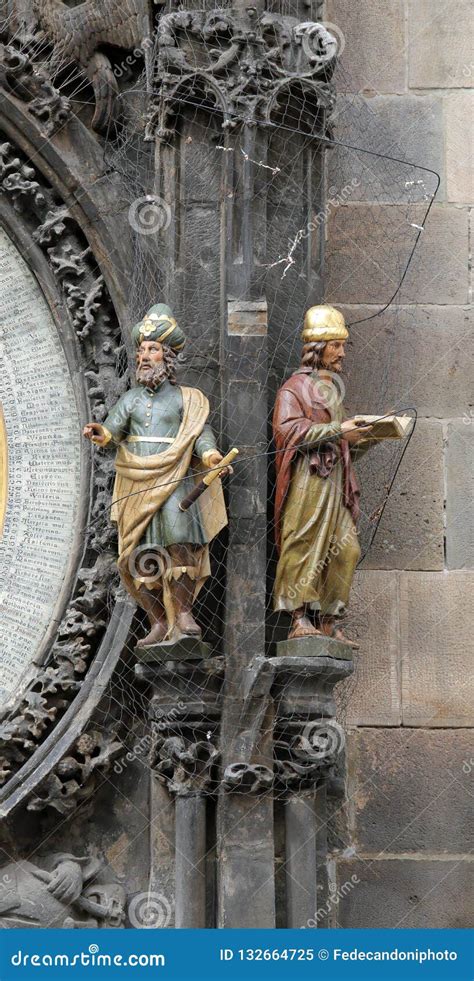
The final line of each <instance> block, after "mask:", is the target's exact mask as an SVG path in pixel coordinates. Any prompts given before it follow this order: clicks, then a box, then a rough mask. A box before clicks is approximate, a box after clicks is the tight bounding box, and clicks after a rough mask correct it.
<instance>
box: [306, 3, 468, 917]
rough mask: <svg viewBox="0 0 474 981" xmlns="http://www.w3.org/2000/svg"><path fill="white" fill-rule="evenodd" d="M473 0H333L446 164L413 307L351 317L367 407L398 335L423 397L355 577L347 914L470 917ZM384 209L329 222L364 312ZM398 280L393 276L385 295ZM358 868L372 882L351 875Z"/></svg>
mask: <svg viewBox="0 0 474 981" xmlns="http://www.w3.org/2000/svg"><path fill="white" fill-rule="evenodd" d="M468 8H469V4H468V2H467V0H455V2H452V3H449V4H446V3H445V2H444V0H394V2H393V3H387V2H386V0H359V2H357V3H354V2H352V0H328V2H327V4H326V11H325V19H326V22H327V23H328V24H329V25H330V24H333V25H334V24H335V25H337V26H338V28H339V31H340V32H342V35H343V37H344V41H345V48H344V51H343V54H342V65H343V69H344V84H345V86H346V88H345V91H344V92H341V85H339V91H340V98H341V99H346V100H349V101H350V100H352V106H353V108H354V112H353V113H352V118H355V110H356V109H357V110H360V109H361V107H364V104H365V108H366V109H367V110H368V113H369V114H370V115H371V117H372V119H373V121H374V127H375V129H374V131H376V132H377V133H378V146H377V149H379V148H380V149H383V150H384V151H385V152H386V153H394V152H395V153H396V152H397V150H399V149H400V148H401V149H402V151H403V154H404V156H405V157H406V159H407V160H410V161H412V162H415V163H419V164H422V165H424V166H426V167H430V168H433V169H434V170H437V171H439V172H440V174H441V186H440V190H439V192H438V195H437V198H436V202H435V204H434V206H433V209H432V211H431V214H430V216H429V218H428V221H427V224H426V230H425V231H424V233H423V235H422V237H421V241H420V244H419V249H418V253H417V256H416V259H415V262H414V263H413V266H412V268H411V270H410V273H409V276H408V277H407V280H406V282H405V284H404V287H403V291H402V293H401V295H400V296H399V298H398V303H397V306H396V307H392V308H391V309H389V310H388V311H387V313H385V314H383V315H381V316H378V317H376V318H374V319H372V320H370V321H368V322H367V323H365V324H361V325H360V327H357V328H354V330H353V332H352V344H351V350H350V360H351V364H352V372H351V377H350V380H349V391H348V402H349V403H350V406H351V408H353V409H357V410H358V411H361V410H363V411H369V412H370V411H378V410H379V409H380V406H379V405H378V404H377V405H376V401H377V397H376V393H375V388H374V391H373V392H371V388H370V381H369V383H367V379H370V378H373V379H374V386H375V387H376V385H377V382H376V379H377V377H378V374H377V373H380V372H381V371H382V370H383V368H384V354H385V352H386V351H387V349H388V347H389V346H390V350H391V358H390V363H389V364H388V366H387V364H385V370H386V373H387V375H386V384H385V398H386V400H387V404H386V408H388V409H389V408H390V407H391V405H392V404H394V403H398V404H406V405H408V404H412V405H415V406H416V407H417V409H418V413H419V422H418V426H417V430H416V434H415V437H414V439H413V441H412V443H411V446H410V449H409V451H408V453H407V454H406V456H405V459H404V461H403V465H402V468H401V470H400V472H399V475H398V478H397V485H396V488H395V490H394V493H393V495H392V498H391V500H390V502H389V505H388V507H387V509H386V512H385V514H384V517H383V521H382V525H381V527H380V529H379V532H378V536H377V542H376V544H375V546H374V548H373V549H372V550H371V553H370V556H369V557H368V559H367V560H366V561H365V563H364V565H363V568H362V570H361V571H360V572H359V573H358V574H357V580H356V585H355V589H354V596H353V608H354V611H355V612H354V617H355V622H354V627H355V629H356V630H357V633H358V634H359V638H360V641H361V652H360V655H359V663H358V673H357V681H356V684H355V688H354V691H353V694H352V697H351V699H350V703H349V708H348V717H347V722H348V724H349V736H348V799H347V803H346V805H345V811H344V813H343V814H342V812H341V813H340V814H339V815H338V819H339V833H340V847H339V848H338V849H336V850H335V853H334V862H333V863H332V869H333V876H334V883H336V882H337V885H338V888H339V890H340V891H342V892H343V893H345V895H344V896H343V897H342V898H340V900H339V899H338V897H337V895H336V899H335V902H334V903H333V911H332V923H333V925H338V924H339V925H341V926H346V927H360V926H362V927H396V926H403V927H415V926H432V927H460V926H466V925H468V922H469V913H468V906H469V901H468V895H467V890H468V885H467V882H468V878H467V873H468V866H467V862H468V853H469V851H470V849H471V848H472V842H471V841H470V840H469V835H470V833H471V834H472V821H471V824H470V825H469V822H468V814H469V803H470V801H471V800H472V782H473V773H474V752H473V745H472V738H471V736H472V733H471V732H470V730H469V726H472V704H473V702H472V688H471V692H470V693H469V671H470V664H469V662H470V660H471V659H470V657H469V653H470V652H472V636H473V632H474V622H473V612H472V610H473V606H472V600H470V596H472V585H473V579H474V574H473V571H472V570H473V566H474V525H473V515H472V498H473V493H472V492H473V485H472V474H473V446H474V414H473V410H472V332H471V335H470V334H469V326H468V320H467V318H468V306H467V304H468V303H469V299H470V294H469V288H470V284H469V268H470V266H469V219H470V211H469V202H470V201H471V202H472V198H473V193H472V186H469V166H470V164H472V145H471V147H470V146H469V135H468V134H469V128H470V127H472V101H471V95H472V93H471V92H469V88H470V86H472V78H473V66H472V64H471V63H470V60H469V50H468V45H469V38H470V37H471V36H472V25H471V23H470V20H469V15H468ZM330 29H331V28H330ZM471 60H472V59H471ZM347 93H350V94H347ZM350 119H351V113H350V112H348V113H345V114H341V115H340V116H339V119H338V120H337V121H336V131H335V135H336V138H338V139H341V140H345V139H347V138H348V137H350V138H351V139H349V140H348V142H355V143H356V144H357V145H359V146H361V145H364V134H363V133H359V134H357V133H354V132H351V131H350V124H349V123H348V120H350ZM381 133H384V134H385V136H386V139H385V145H381V139H380V134H381ZM357 136H358V139H354V137H357ZM346 167H347V161H346ZM349 176H350V174H349ZM360 197H362V195H360ZM377 208H380V204H379V203H378V202H377V203H376V202H375V201H373V202H371V201H370V200H367V193H366V189H365V193H364V200H363V201H356V200H355V199H354V198H352V199H351V201H350V202H349V203H347V204H346V205H344V206H343V208H340V209H339V213H338V218H337V223H335V227H333V230H332V232H331V229H330V231H329V247H328V275H329V277H330V279H331V281H332V282H335V283H337V282H338V280H339V282H341V283H342V281H343V279H345V280H346V283H345V286H344V287H342V286H341V288H339V289H338V288H337V286H336V287H335V288H334V290H333V292H332V295H331V296H330V300H331V302H334V303H336V304H338V305H340V306H342V308H343V309H344V310H345V313H346V314H347V316H348V319H349V321H354V320H358V319H360V318H362V317H365V316H368V315H369V314H371V313H373V312H375V310H376V309H377V306H375V305H374V306H372V305H371V304H370V303H369V304H367V301H368V300H371V298H372V297H373V295H374V293H375V292H376V289H375V287H374V283H373V282H371V283H370V284H369V283H367V281H366V280H365V279H364V277H363V276H362V277H360V275H359V277H357V275H356V274H355V273H356V270H357V267H358V266H360V246H361V244H362V247H363V245H364V235H367V234H368V232H367V229H369V228H370V227H372V223H373V221H374V218H376V217H377V216H376V215H375V211H374V209H377ZM341 224H342V226H343V228H344V227H345V228H346V229H347V228H352V231H356V232H357V235H356V240H355V239H354V236H352V240H353V241H354V247H353V250H352V251H351V248H350V246H349V247H348V246H347V238H346V240H345V248H344V254H343V260H344V270H342V268H341V267H340V268H339V269H337V268H336V269H335V263H336V262H337V261H339V264H340V263H341V252H340V250H337V237H336V236H337V234H338V227H339V228H340V227H341ZM381 225H382V227H383V221H382V222H381ZM331 236H332V237H331ZM332 247H333V248H334V252H332V251H331V249H332ZM338 251H339V255H338V254H337V253H338ZM331 264H332V265H331ZM382 265H383V264H382ZM343 271H344V273H345V274H347V276H348V278H347V279H346V276H342V275H341V274H342V272H343ZM383 289H384V288H383V283H382V282H381V284H380V295H381V303H380V304H379V306H381V305H382V303H383V302H384V300H385V299H386V297H385V294H384V291H383ZM469 345H470V346H471V354H470V356H469V354H468V347H469ZM469 374H470V378H471V384H470V388H469ZM470 394H471V405H470V404H469V396H470ZM369 403H370V404H369ZM471 663H472V660H471ZM471 679H472V669H471ZM471 685H472V680H471ZM351 876H356V878H357V881H355V880H354V879H353V880H352V884H351V886H350V887H349V886H346V888H345V889H344V888H343V887H344V884H345V883H347V882H350V881H351ZM354 882H355V884H354Z"/></svg>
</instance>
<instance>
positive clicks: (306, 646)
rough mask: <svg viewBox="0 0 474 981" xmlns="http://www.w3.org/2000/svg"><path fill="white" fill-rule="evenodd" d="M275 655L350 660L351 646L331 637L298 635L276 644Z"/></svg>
mask: <svg viewBox="0 0 474 981" xmlns="http://www.w3.org/2000/svg"><path fill="white" fill-rule="evenodd" d="M276 655H277V657H330V658H338V659H342V660H343V661H352V648H351V647H350V645H349V644H342V643H341V642H340V641H338V640H334V639H332V638H331V637H318V636H317V635H316V636H314V637H299V638H298V639H296V640H282V641H280V643H279V644H277V645H276Z"/></svg>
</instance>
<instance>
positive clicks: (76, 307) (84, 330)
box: [0, 139, 122, 812]
mask: <svg viewBox="0 0 474 981" xmlns="http://www.w3.org/2000/svg"><path fill="white" fill-rule="evenodd" d="M0 199H3V200H5V202H6V205H5V206H9V208H10V211H11V213H12V215H13V216H14V218H15V222H16V223H17V224H18V228H19V229H21V230H22V232H21V233H22V234H23V235H29V236H30V241H32V242H33V243H34V245H33V246H32V250H31V251H32V252H33V251H34V248H35V247H37V249H38V251H39V255H40V256H41V262H42V263H44V264H45V265H46V268H47V269H48V276H50V278H51V281H52V282H54V283H55V284H56V289H57V295H58V297H60V298H61V300H60V302H61V303H62V304H63V306H64V309H65V310H66V311H67V313H64V311H63V314H62V320H68V322H69V324H70V327H69V330H70V332H71V338H72V343H73V344H74V348H75V350H76V352H78V354H77V356H78V357H79V358H80V360H81V362H82V363H83V364H84V365H94V368H93V369H90V370H89V371H87V372H85V377H86V383H87V386H88V393H87V394H88V402H89V406H90V407H91V408H92V412H93V415H94V416H95V418H97V419H102V418H104V416H105V414H106V411H107V407H108V405H109V404H110V400H111V399H113V398H114V397H115V396H116V394H117V387H118V386H120V384H121V381H120V370H119V361H120V357H121V351H122V348H121V340H120V330H119V326H118V324H117V321H116V318H115V314H114V310H113V307H112V304H111V301H110V298H109V296H108V293H107V290H106V287H105V284H104V280H103V277H102V275H101V273H100V270H99V269H98V267H97V264H96V261H95V259H94V255H93V254H92V252H91V249H90V248H89V246H88V243H87V241H86V240H85V238H84V235H83V233H82V231H81V229H80V227H79V225H78V224H77V222H76V220H75V219H74V218H73V217H72V216H71V214H70V213H69V211H68V209H67V207H66V206H65V205H64V203H63V202H61V201H60V200H59V199H58V196H57V193H56V192H55V191H54V190H53V188H52V187H51V186H50V185H49V184H48V183H47V182H46V181H45V180H44V178H43V177H42V175H41V174H40V173H39V172H38V171H37V170H36V168H34V167H32V166H31V164H30V163H29V162H27V160H26V159H25V158H24V157H23V155H22V153H20V152H19V151H18V149H17V148H16V147H13V146H12V145H11V144H10V143H8V142H3V143H1V139H0ZM74 337H75V340H74ZM111 379H114V382H113V385H111ZM112 389H113V390H112ZM57 424H58V426H60V425H61V420H60V419H59V418H58V421H57ZM111 478H112V474H111V469H110V464H109V462H108V461H106V460H105V459H103V458H102V457H100V456H97V457H96V459H95V461H94V469H93V473H92V483H91V496H90V510H89V515H88V520H87V523H86V528H85V543H84V549H83V551H82V552H81V556H82V558H81V557H80V556H79V555H78V558H77V565H76V569H75V570H74V569H72V570H71V575H70V599H69V602H68V605H67V608H66V610H65V613H64V615H63V616H62V619H61V620H60V622H58V624H57V629H56V633H55V636H53V637H52V640H51V646H50V648H49V652H48V656H47V658H45V659H43V663H42V664H41V665H39V666H38V667H37V668H36V670H35V672H34V673H33V675H32V677H31V678H30V680H29V682H28V683H27V686H26V688H23V690H22V691H21V692H20V693H19V694H18V696H17V700H16V701H15V700H14V699H13V700H12V701H11V702H10V705H9V706H8V707H7V709H6V711H4V714H3V716H2V718H1V721H0V785H1V786H3V785H5V784H7V782H8V781H9V779H10V778H12V777H13V775H14V774H15V773H16V772H17V771H18V770H19V769H20V768H21V767H22V766H23V764H25V762H26V761H27V760H28V759H29V757H30V756H31V755H32V754H33V753H34V751H35V750H36V749H37V747H38V746H39V745H40V744H41V743H42V742H43V741H44V740H45V738H46V737H47V736H49V735H50V734H51V733H52V731H53V729H54V727H55V726H56V725H57V724H58V722H59V721H60V720H61V718H62V717H63V715H64V713H65V712H66V711H67V710H68V709H69V707H70V706H71V704H72V702H73V701H74V699H75V697H76V695H77V694H78V693H79V692H80V690H81V686H82V685H83V681H84V679H85V678H86V677H87V673H88V671H89V669H90V667H91V665H92V664H93V662H94V658H95V655H96V653H97V651H98V649H99V646H100V644H101V642H102V640H103V637H104V634H105V630H106V626H107V622H108V619H109V618H108V613H107V602H110V595H109V593H110V588H111V585H112V583H113V564H114V558H115V546H114V539H113V533H112V531H111V528H110V523H109V521H108V511H107V509H108V505H109V501H110V483H111ZM81 562H82V565H81ZM85 738H86V737H84V739H85ZM87 738H88V739H89V741H90V739H93V738H94V737H93V736H91V737H87ZM86 741H87V740H86ZM114 741H115V740H114V737H113V736H112V737H111V744H110V743H109V744H108V746H107V745H106V743H107V740H105V742H104V743H101V745H100V747H95V749H94V751H93V752H92V751H91V752H89V750H90V749H91V747H90V746H89V747H88V746H86V743H85V742H84V743H83V744H81V745H80V746H78V745H77V746H76V755H75V757H74V758H71V759H69V761H67V764H66V762H65V761H63V763H64V765H63V767H62V771H61V767H60V770H58V772H57V774H56V776H51V777H50V781H49V784H48V786H47V788H46V793H45V794H44V795H41V799H40V798H38V799H37V801H36V804H33V806H35V807H36V808H38V807H42V806H45V801H46V802H47V803H51V804H52V805H53V806H54V807H56V808H57V809H58V810H61V811H63V812H64V811H66V810H68V809H69V803H67V802H70V801H71V800H72V799H73V798H74V797H75V796H76V790H75V789H74V785H75V784H80V783H81V781H82V780H83V779H88V777H89V776H90V775H91V773H92V771H95V770H96V768H97V766H98V765H99V763H100V765H102V764H103V763H105V761H106V758H107V757H108V756H109V755H110V752H111V751H112V748H111V746H112V747H113V744H114ZM77 754H79V755H77ZM92 756H94V761H92ZM64 767H66V770H67V771H68V772H66V770H65V769H64ZM68 768H69V769H68ZM60 771H61V772H60ZM86 771H87V772H86ZM57 781H59V782H60V783H61V785H62V789H61V790H59V791H58V790H57V788H56V783H57ZM55 788H56V789H55ZM2 796H4V795H2Z"/></svg>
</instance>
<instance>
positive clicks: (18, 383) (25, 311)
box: [0, 230, 81, 707]
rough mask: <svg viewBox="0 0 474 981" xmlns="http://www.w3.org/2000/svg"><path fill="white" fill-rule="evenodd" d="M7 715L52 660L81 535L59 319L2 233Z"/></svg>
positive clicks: (2, 695)
mask: <svg viewBox="0 0 474 981" xmlns="http://www.w3.org/2000/svg"><path fill="white" fill-rule="evenodd" d="M0 271H1V278H2V291H1V300H0V366H1V367H0V403H1V408H2V412H1V417H0V477H1V492H0V529H1V539H0V613H1V615H0V707H1V704H2V703H3V702H5V701H6V700H8V699H9V698H10V697H11V696H12V694H13V693H14V691H15V690H16V688H17V686H18V685H21V682H22V679H25V678H27V677H28V674H29V672H30V671H31V667H32V665H33V664H34V663H35V662H36V663H37V662H38V660H41V659H42V658H43V657H44V654H45V651H46V649H47V646H48V641H49V639H50V637H51V635H52V633H53V631H54V624H55V623H56V622H57V621H58V616H59V615H60V611H61V608H62V605H63V598H64V591H65V589H66V590H67V580H68V571H69V568H70V564H71V556H72V555H73V552H74V546H75V538H76V535H77V531H78V527H77V526H78V507H79V494H80V488H81V442H80V420H79V410H78V405H77V400H76V394H75V387H74V380H73V377H72V374H71V371H70V368H69V366H68V361H67V358H66V354H65V351H64V348H63V346H62V343H61V339H60V337H59V334H58V330H57V327H56V324H55V321H54V319H53V316H52V313H51V310H50V308H49V306H48V304H47V302H46V299H45V297H44V295H43V293H42V291H41V289H40V286H39V284H38V282H37V280H36V279H35V277H34V275H33V274H32V272H31V271H30V269H29V268H28V266H27V264H26V262H25V260H24V259H23V258H22V256H21V255H20V253H19V251H18V249H17V247H16V245H15V244H14V243H13V241H12V240H11V239H10V238H9V237H8V234H7V232H6V231H4V230H0Z"/></svg>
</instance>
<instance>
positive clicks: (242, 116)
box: [148, 8, 337, 139]
mask: <svg viewBox="0 0 474 981" xmlns="http://www.w3.org/2000/svg"><path fill="white" fill-rule="evenodd" d="M157 52H158V54H157V59H156V65H155V83H154V87H155V88H156V89H158V95H157V96H156V97H155V98H154V99H153V100H152V110H151V113H150V118H149V125H148V136H149V138H152V136H153V135H157V136H158V137H160V138H164V139H166V138H167V137H169V136H171V134H172V128H171V117H172V116H173V115H174V114H175V113H177V112H178V111H179V106H180V103H182V102H183V101H186V99H188V100H189V102H190V104H191V105H192V104H194V105H195V106H196V105H205V104H206V105H209V103H210V104H211V105H212V107H213V108H216V109H217V110H218V111H219V112H220V113H222V115H223V116H224V125H225V126H232V125H235V123H236V121H238V120H245V122H247V123H249V124H252V123H253V124H256V123H259V122H260V123H265V122H269V121H270V120H271V118H272V114H273V113H274V112H275V111H276V109H277V107H278V100H279V96H280V95H282V94H283V93H284V97H285V101H288V100H290V99H291V94H292V91H293V86H297V90H298V92H301V91H303V92H304V93H305V94H306V95H307V98H308V108H309V107H310V106H311V107H312V108H313V110H314V109H315V108H317V107H319V106H321V107H323V108H327V109H329V108H331V107H332V105H333V103H334V92H333V89H332V86H331V85H330V84H329V79H330V77H331V74H332V71H333V69H334V66H335V62H336V53H337V41H336V39H335V38H334V37H333V35H332V34H330V33H329V31H327V30H326V28H325V27H324V26H323V25H322V24H318V23H315V22H312V21H307V22H304V23H301V22H298V21H297V20H295V19H294V18H290V17H283V16H281V15H279V14H273V13H265V14H264V15H263V16H260V17H259V16H258V15H257V12H256V11H255V10H254V9H253V8H249V10H248V11H247V12H246V13H239V12H236V11H232V10H213V11H203V10H196V11H183V10H181V11H176V12H173V13H169V14H166V15H164V16H163V17H161V18H160V21H159V24H158V30H157Z"/></svg>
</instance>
